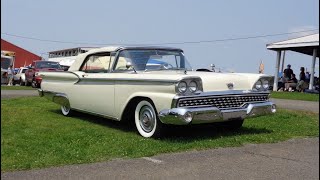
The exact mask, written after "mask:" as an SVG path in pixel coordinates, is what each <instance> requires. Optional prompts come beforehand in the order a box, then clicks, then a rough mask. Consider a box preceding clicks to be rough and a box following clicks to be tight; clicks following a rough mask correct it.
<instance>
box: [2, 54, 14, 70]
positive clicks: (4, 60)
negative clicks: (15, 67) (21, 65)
mask: <svg viewBox="0 0 320 180" xmlns="http://www.w3.org/2000/svg"><path fill="white" fill-rule="evenodd" d="M11 63H12V60H11V59H9V58H4V57H1V68H2V69H8V68H9V66H10V65H11Z"/></svg>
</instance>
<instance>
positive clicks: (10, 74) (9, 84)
mask: <svg viewBox="0 0 320 180" xmlns="http://www.w3.org/2000/svg"><path fill="white" fill-rule="evenodd" d="M13 75H14V70H13V67H12V65H11V66H10V67H9V68H8V86H12V85H13Z"/></svg>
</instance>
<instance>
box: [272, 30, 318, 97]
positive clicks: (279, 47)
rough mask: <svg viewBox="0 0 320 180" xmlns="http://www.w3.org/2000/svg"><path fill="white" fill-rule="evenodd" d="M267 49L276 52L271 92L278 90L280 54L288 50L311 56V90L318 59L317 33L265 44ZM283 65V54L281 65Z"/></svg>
mask: <svg viewBox="0 0 320 180" xmlns="http://www.w3.org/2000/svg"><path fill="white" fill-rule="evenodd" d="M267 49H270V50H274V51H277V61H276V72H275V77H274V85H273V90H274V91H277V89H278V73H279V67H280V59H281V52H282V51H283V52H284V51H286V50H289V51H295V52H298V53H303V54H307V55H310V56H312V67H311V77H310V84H309V89H313V80H314V69H315V63H316V57H319V33H317V34H312V35H308V36H303V37H298V38H294V39H289V40H285V41H280V42H275V43H271V44H267ZM283 64H284V54H283V60H282V65H283Z"/></svg>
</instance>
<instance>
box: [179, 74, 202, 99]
mask: <svg viewBox="0 0 320 180" xmlns="http://www.w3.org/2000/svg"><path fill="white" fill-rule="evenodd" d="M183 82H185V83H186V84H187V90H186V91H184V92H182V91H180V90H179V85H180V83H183ZM190 83H191V86H190ZM193 83H195V84H196V88H195V89H192V87H194V86H193ZM190 87H191V88H190ZM175 89H176V93H177V94H179V95H191V94H197V93H199V92H202V91H203V87H202V80H201V78H198V77H197V78H184V79H181V80H180V81H178V82H177V83H176V88H175Z"/></svg>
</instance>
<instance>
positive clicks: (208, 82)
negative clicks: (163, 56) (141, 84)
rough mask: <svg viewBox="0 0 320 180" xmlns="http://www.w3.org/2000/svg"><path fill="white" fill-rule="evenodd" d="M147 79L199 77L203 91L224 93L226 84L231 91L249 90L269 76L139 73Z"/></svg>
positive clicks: (168, 72)
mask: <svg viewBox="0 0 320 180" xmlns="http://www.w3.org/2000/svg"><path fill="white" fill-rule="evenodd" d="M139 74H141V75H143V76H144V77H145V78H148V79H158V78H163V79H165V80H181V79H184V78H192V77H199V78H201V80H202V84H203V91H204V92H207V91H224V90H229V88H228V84H232V85H233V90H251V89H252V87H253V85H254V83H255V82H256V81H257V80H258V79H259V78H261V77H263V76H265V77H268V78H270V76H268V75H265V74H250V73H215V72H198V71H187V72H186V73H185V72H184V71H150V72H140V73H139Z"/></svg>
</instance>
